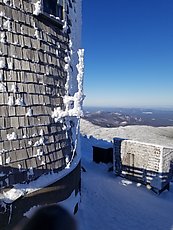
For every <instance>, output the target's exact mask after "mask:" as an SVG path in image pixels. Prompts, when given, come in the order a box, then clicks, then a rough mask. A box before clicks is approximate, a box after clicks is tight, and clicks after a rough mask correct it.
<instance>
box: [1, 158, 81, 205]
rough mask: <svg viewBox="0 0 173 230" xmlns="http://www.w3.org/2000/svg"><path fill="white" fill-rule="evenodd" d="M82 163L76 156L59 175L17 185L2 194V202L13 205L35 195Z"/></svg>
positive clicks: (55, 174) (54, 174)
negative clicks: (25, 196) (18, 200)
mask: <svg viewBox="0 0 173 230" xmlns="http://www.w3.org/2000/svg"><path fill="white" fill-rule="evenodd" d="M79 161H80V156H78V155H77V156H76V157H75V158H74V160H73V162H72V163H71V165H70V167H66V168H65V169H63V170H62V171H60V172H58V173H49V174H46V175H42V176H41V177H39V178H38V179H37V180H35V181H32V182H30V183H29V184H16V185H14V187H13V188H12V189H10V190H8V191H7V192H3V194H0V200H1V202H4V203H12V202H14V201H15V200H16V199H18V198H20V197H21V196H24V195H26V194H29V193H33V192H35V191H37V190H40V189H42V188H44V187H46V186H48V185H50V184H52V183H54V182H56V181H58V180H60V179H62V178H63V177H64V176H66V175H68V174H69V173H70V172H71V171H73V170H74V169H75V167H76V166H77V165H78V163H79Z"/></svg>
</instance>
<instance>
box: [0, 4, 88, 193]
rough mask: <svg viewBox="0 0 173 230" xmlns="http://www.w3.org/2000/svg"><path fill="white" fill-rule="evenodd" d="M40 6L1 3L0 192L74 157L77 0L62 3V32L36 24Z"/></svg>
mask: <svg viewBox="0 0 173 230" xmlns="http://www.w3.org/2000/svg"><path fill="white" fill-rule="evenodd" d="M40 3H41V1H32V3H31V1H26V0H22V1H20V0H9V1H2V0H1V1H0V12H1V13H0V43H1V44H0V114H1V117H0V172H1V174H0V182H1V183H0V187H1V188H2V189H3V188H8V187H9V186H13V185H14V184H17V183H21V182H26V181H27V182H30V181H32V180H35V179H36V178H38V177H39V176H41V175H42V174H44V173H49V172H52V170H54V171H55V172H58V171H60V170H62V169H64V168H65V167H70V164H71V162H72V161H73V158H74V156H75V155H76V154H78V153H79V145H78V137H79V134H78V131H79V117H80V115H81V114H82V101H83V98H84V96H83V87H82V84H83V50H80V34H79V32H80V31H79V30H80V29H79V27H80V23H81V1H80V0H78V1H74V2H72V3H71V1H66V6H65V12H64V13H65V15H66V19H65V21H64V25H65V26H64V29H61V28H59V27H56V26H53V25H52V23H51V21H50V23H49V24H48V23H44V21H42V20H40V17H39V14H40V12H41V5H40ZM69 21H71V23H70V24H69Z"/></svg>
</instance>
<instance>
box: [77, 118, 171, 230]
mask: <svg viewBox="0 0 173 230" xmlns="http://www.w3.org/2000/svg"><path fill="white" fill-rule="evenodd" d="M81 132H82V133H83V135H86V138H84V137H82V140H81V146H82V165H83V167H84V168H85V169H86V172H83V173H82V197H81V200H82V202H81V204H80V208H79V212H78V214H77V219H78V222H79V230H88V229H92V230H97V229H100V230H105V229H109V230H115V229H117V230H127V229H128V230H138V229H140V230H146V229H147V230H153V229H157V230H172V228H173V218H172V213H173V185H171V188H170V191H169V192H168V191H164V192H163V193H162V194H161V195H159V196H157V195H156V194H154V193H153V192H151V191H150V190H147V189H146V187H145V186H143V185H141V184H140V183H135V182H131V181H128V180H125V179H122V178H121V177H115V175H114V174H113V173H112V172H108V166H107V165H104V164H96V163H94V162H92V145H95V143H96V142H97V144H99V142H100V143H101V144H102V143H103V140H102V139H104V142H105V139H107V140H112V136H120V137H124V136H125V137H126V138H127V137H128V138H129V137H130V138H132V139H138V140H142V139H145V141H146V142H148V141H147V140H149V139H152V140H151V142H153V141H156V142H157V141H158V142H160V143H163V142H162V141H164V142H166V143H167V144H169V145H172V134H173V128H172V127H166V128H152V127H147V126H145V127H141V126H138V127H137V126H130V127H123V128H122V127H119V128H113V129H112V128H101V127H98V126H94V125H92V124H91V123H89V122H85V121H84V120H82V122H81ZM165 134H167V137H165ZM90 135H93V136H94V137H95V138H94V137H93V138H87V136H88V137H89V136H90ZM96 138H97V139H96Z"/></svg>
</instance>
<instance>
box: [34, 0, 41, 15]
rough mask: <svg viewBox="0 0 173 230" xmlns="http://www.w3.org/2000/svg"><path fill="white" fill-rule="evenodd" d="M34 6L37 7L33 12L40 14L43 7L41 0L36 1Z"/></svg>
mask: <svg viewBox="0 0 173 230" xmlns="http://www.w3.org/2000/svg"><path fill="white" fill-rule="evenodd" d="M34 7H35V9H34V12H33V14H35V15H39V14H40V13H41V7H42V5H41V0H39V1H37V2H36V3H34Z"/></svg>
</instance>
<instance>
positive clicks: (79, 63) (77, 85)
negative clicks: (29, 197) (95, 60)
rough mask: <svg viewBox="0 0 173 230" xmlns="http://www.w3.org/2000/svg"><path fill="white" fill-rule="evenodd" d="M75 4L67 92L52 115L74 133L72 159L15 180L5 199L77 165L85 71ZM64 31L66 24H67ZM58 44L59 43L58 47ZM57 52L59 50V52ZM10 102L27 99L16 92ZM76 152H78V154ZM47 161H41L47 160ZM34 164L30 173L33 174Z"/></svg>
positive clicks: (37, 10) (48, 181)
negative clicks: (24, 179) (36, 175)
mask: <svg viewBox="0 0 173 230" xmlns="http://www.w3.org/2000/svg"><path fill="white" fill-rule="evenodd" d="M66 4H69V3H68V2H67V3H66ZM73 4H74V7H73V8H71V7H69V15H68V16H69V18H70V20H71V22H72V23H71V25H67V23H66V22H67V19H66V20H65V21H64V24H66V25H67V27H68V26H69V27H70V31H71V34H70V35H69V36H70V39H69V48H70V50H69V51H68V50H66V54H67V57H66V58H65V61H66V66H65V70H66V71H67V81H66V84H65V90H66V94H65V96H64V97H63V103H64V108H65V109H64V110H62V109H61V108H60V107H57V108H55V109H54V111H53V112H52V117H53V118H54V120H55V122H61V123H63V129H64V130H66V133H67V136H68V134H69V133H71V146H72V147H73V152H72V157H71V158H70V159H69V158H68V157H67V159H66V160H67V166H66V168H65V169H64V170H62V171H60V172H58V173H49V174H46V175H42V176H40V177H39V178H38V179H37V180H36V181H32V182H30V183H29V184H16V185H14V187H13V188H12V189H10V190H9V191H7V192H4V193H3V194H0V196H1V197H0V198H2V201H3V202H4V203H12V202H13V201H15V200H16V199H18V198H20V197H21V196H24V195H25V194H29V193H32V192H34V191H37V190H39V189H42V188H43V187H45V186H48V185H50V184H52V183H54V182H56V181H57V180H59V179H61V178H63V177H64V176H66V175H67V174H69V173H70V172H71V171H72V170H74V168H75V167H76V166H77V165H78V163H79V161H80V159H81V156H80V142H79V138H80V133H79V123H80V122H79V118H80V117H81V116H82V114H83V110H82V103H83V100H84V94H83V74H84V61H83V59H84V50H83V49H80V32H81V31H80V26H81V25H80V24H81V0H78V1H76V2H74V3H73ZM34 6H35V10H34V14H35V15H38V14H39V13H40V12H41V8H42V6H41V1H37V2H36V3H35V4H34ZM35 30H36V33H35V36H36V37H37V39H39V36H38V33H37V28H36V27H35ZM64 31H65V28H64ZM0 38H1V40H2V42H3V41H4V39H5V37H4V36H3V34H2V33H1V37H0ZM58 48H59V47H58ZM57 54H58V53H57ZM2 67H4V64H3V62H1V63H0V68H2ZM8 105H9V106H13V105H19V106H24V105H25V102H24V101H23V99H22V98H18V99H17V100H14V97H13V96H9V98H8ZM26 116H32V111H31V109H29V110H28V111H27V113H26ZM40 136H41V137H40V139H39V140H38V141H37V142H35V143H32V142H30V144H31V145H32V144H33V145H34V146H36V147H38V146H40V145H43V144H44V138H43V132H41V133H40ZM7 138H8V140H13V139H15V138H16V136H15V133H12V134H9V135H8V137H7ZM76 153H77V154H76ZM42 154H43V152H42V151H41V150H40V149H38V151H37V152H36V153H35V155H37V156H38V157H39V156H41V155H42ZM44 163H45V162H42V164H44ZM32 171H33V170H32V168H31V170H30V173H31V174H32Z"/></svg>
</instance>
